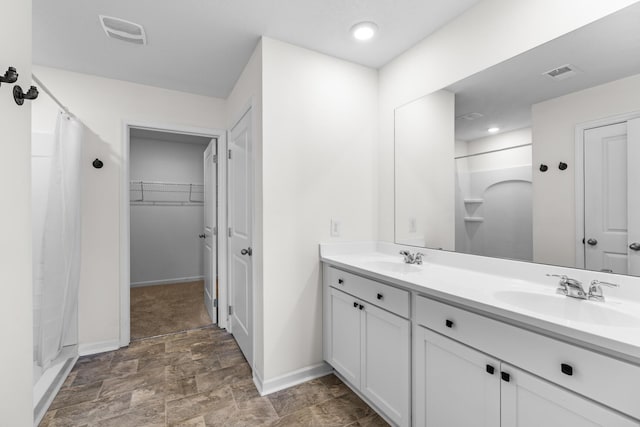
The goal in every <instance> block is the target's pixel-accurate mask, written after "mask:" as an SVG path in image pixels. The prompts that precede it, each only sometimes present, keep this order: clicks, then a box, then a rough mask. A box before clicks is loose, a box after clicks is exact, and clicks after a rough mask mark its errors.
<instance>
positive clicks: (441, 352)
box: [413, 327, 544, 427]
mask: <svg viewBox="0 0 640 427" xmlns="http://www.w3.org/2000/svg"><path fill="white" fill-rule="evenodd" d="M414 335H415V341H414V357H415V359H414V377H413V378H414V382H415V383H414V390H415V395H414V405H413V407H414V421H415V425H416V426H427V427H442V426H447V427H467V426H478V427H499V426H500V379H499V376H500V362H499V361H498V360H496V359H493V358H491V357H489V356H487V355H485V354H484V353H480V352H479V351H476V350H473V349H471V348H469V347H467V346H465V345H462V344H459V343H457V342H456V341H453V340H451V339H449V338H446V337H443V336H442V335H439V334H437V333H435V332H433V331H431V330H428V329H426V328H423V327H418V328H417V331H416V333H415V334H414ZM541 425H544V424H541Z"/></svg>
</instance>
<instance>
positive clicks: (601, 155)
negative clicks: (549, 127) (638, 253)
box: [584, 122, 637, 274]
mask: <svg viewBox="0 0 640 427" xmlns="http://www.w3.org/2000/svg"><path fill="white" fill-rule="evenodd" d="M627 145H628V144H627V123H626V122H623V123H617V124H612V125H609V126H602V127H598V128H594V129H588V130H586V131H585V134H584V188H585V194H584V222H585V234H584V237H585V244H584V248H585V267H586V268H587V269H589V270H596V271H611V272H613V273H620V274H627V273H628V260H627V252H628V245H629V244H628V236H627V230H628V224H627V217H628V213H627V210H628V209H627ZM630 182H633V181H630ZM636 182H637V181H636Z"/></svg>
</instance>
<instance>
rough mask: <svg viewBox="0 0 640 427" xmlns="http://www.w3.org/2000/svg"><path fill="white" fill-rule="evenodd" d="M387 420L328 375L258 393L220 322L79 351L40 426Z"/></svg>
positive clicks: (320, 423) (361, 422) (304, 423)
mask: <svg viewBox="0 0 640 427" xmlns="http://www.w3.org/2000/svg"><path fill="white" fill-rule="evenodd" d="M257 425H273V426H347V425H348V426H354V427H355V426H386V425H387V424H386V423H385V422H384V421H383V420H382V419H381V418H380V417H379V416H378V415H376V413H375V412H374V411H373V410H372V409H371V408H369V407H368V406H367V405H366V404H365V403H364V402H363V401H362V400H361V399H360V398H358V397H357V396H356V395H355V394H354V393H353V392H352V391H351V390H349V388H348V387H347V386H345V385H344V384H343V383H342V382H341V381H340V380H339V379H338V378H337V377H335V376H333V375H329V376H326V377H323V378H319V379H317V380H313V381H310V382H307V383H304V384H301V385H299V386H296V387H292V388H290V389H286V390H282V391H280V392H277V393H274V394H271V395H269V396H266V397H260V395H259V394H258V392H257V391H256V388H255V386H254V384H253V381H252V378H251V370H250V368H249V365H248V364H247V362H246V361H245V359H244V357H243V356H242V353H241V352H240V350H239V348H238V346H237V344H236V342H235V341H234V339H233V337H232V336H231V335H229V334H228V333H226V332H225V331H224V330H221V329H218V328H217V327H208V328H205V329H200V330H194V331H189V332H183V333H177V334H173V335H168V336H164V337H158V338H150V339H146V340H141V341H137V342H134V343H132V344H131V346H129V347H128V348H124V349H120V350H118V351H113V352H109V353H102V354H98V355H94V356H88V357H83V358H81V359H80V360H79V361H78V363H77V364H76V366H75V367H74V369H73V371H72V372H71V374H70V375H69V377H68V378H67V381H66V382H65V384H64V386H63V388H62V390H61V391H60V393H59V394H58V396H57V397H56V398H55V400H54V401H53V403H52V405H51V408H50V409H49V412H47V414H46V415H45V417H44V419H43V421H42V423H41V424H40V427H45V426H49V427H54V426H66V427H69V426H114V427H128V426H132V427H134V426H135V427H143V426H192V427H193V426H195V427H204V426H257Z"/></svg>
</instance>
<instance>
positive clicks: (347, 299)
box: [329, 288, 362, 387]
mask: <svg viewBox="0 0 640 427" xmlns="http://www.w3.org/2000/svg"><path fill="white" fill-rule="evenodd" d="M330 289H331V290H330V296H331V302H330V316H331V357H330V360H329V363H330V364H331V366H333V367H334V369H335V370H336V371H338V372H339V373H340V374H342V375H343V376H344V377H345V378H346V379H347V381H349V382H350V383H351V384H353V385H355V386H356V387H360V346H361V344H360V309H359V306H360V305H361V304H362V302H360V301H359V300H357V299H356V298H354V297H352V296H351V295H347V294H345V293H344V292H342V291H338V290H337V289H333V288H330Z"/></svg>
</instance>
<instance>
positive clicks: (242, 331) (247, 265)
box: [227, 110, 253, 365]
mask: <svg viewBox="0 0 640 427" xmlns="http://www.w3.org/2000/svg"><path fill="white" fill-rule="evenodd" d="M227 159H228V169H227V171H228V172H227V173H228V193H227V194H228V197H227V198H228V221H229V223H228V226H229V231H228V233H229V234H228V236H229V246H228V257H227V259H228V260H229V261H228V262H229V269H228V276H229V300H230V303H229V324H230V326H231V328H230V331H231V333H232V334H233V336H234V337H235V339H236V341H237V342H238V345H239V346H240V349H241V350H242V352H243V353H244V356H245V358H246V359H247V360H248V361H249V363H250V364H251V365H253V263H252V258H251V255H252V252H253V249H252V242H253V235H252V226H253V153H252V139H251V110H249V111H247V113H246V114H245V115H244V116H243V117H242V119H240V121H239V122H238V123H237V124H236V125H235V126H234V127H233V129H231V132H230V134H229V153H228V156H227Z"/></svg>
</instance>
